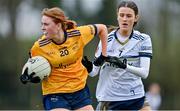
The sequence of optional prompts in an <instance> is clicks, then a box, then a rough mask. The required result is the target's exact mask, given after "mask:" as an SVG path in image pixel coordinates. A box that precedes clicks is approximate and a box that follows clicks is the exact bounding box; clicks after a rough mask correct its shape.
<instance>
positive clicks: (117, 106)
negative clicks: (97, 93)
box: [96, 97, 145, 111]
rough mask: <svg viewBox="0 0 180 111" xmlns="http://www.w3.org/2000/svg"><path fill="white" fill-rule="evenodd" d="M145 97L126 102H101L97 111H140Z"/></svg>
mask: <svg viewBox="0 0 180 111" xmlns="http://www.w3.org/2000/svg"><path fill="white" fill-rule="evenodd" d="M144 101H145V97H142V98H138V99H132V100H126V101H103V102H102V101H101V102H99V104H98V106H97V108H96V109H97V110H135V111H136V110H140V109H141V108H142V107H143V105H144Z"/></svg>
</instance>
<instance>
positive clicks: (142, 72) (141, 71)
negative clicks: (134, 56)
mask: <svg viewBox="0 0 180 111" xmlns="http://www.w3.org/2000/svg"><path fill="white" fill-rule="evenodd" d="M149 67H150V58H145V57H141V58H140V67H134V66H130V65H127V68H126V70H127V71H129V72H131V73H133V74H135V75H137V76H140V77H142V78H143V79H146V78H147V77H148V75H149Z"/></svg>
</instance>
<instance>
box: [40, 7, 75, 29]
mask: <svg viewBox="0 0 180 111" xmlns="http://www.w3.org/2000/svg"><path fill="white" fill-rule="evenodd" d="M42 15H45V16H48V17H51V18H53V21H54V22H55V23H61V24H62V28H63V30H67V29H72V28H74V27H75V26H76V22H75V21H72V20H68V17H66V16H65V14H64V11H63V10H62V9H60V8H58V7H53V8H50V9H48V8H45V9H43V11H42Z"/></svg>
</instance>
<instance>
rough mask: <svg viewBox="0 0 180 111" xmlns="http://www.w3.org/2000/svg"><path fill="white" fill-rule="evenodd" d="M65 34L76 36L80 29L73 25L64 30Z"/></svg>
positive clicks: (78, 34) (79, 33)
mask: <svg viewBox="0 0 180 111" xmlns="http://www.w3.org/2000/svg"><path fill="white" fill-rule="evenodd" d="M66 34H67V37H68V38H69V37H76V36H80V35H81V32H80V29H79V28H78V27H74V28H72V29H69V30H66Z"/></svg>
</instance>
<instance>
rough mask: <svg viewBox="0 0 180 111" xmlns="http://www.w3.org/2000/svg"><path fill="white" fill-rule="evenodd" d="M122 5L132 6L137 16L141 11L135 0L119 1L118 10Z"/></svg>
mask: <svg viewBox="0 0 180 111" xmlns="http://www.w3.org/2000/svg"><path fill="white" fill-rule="evenodd" d="M121 7H128V8H131V9H132V10H133V11H134V14H135V16H137V15H138V13H139V11H138V7H137V5H136V4H135V3H134V2H133V1H130V0H122V1H121V2H120V3H119V5H118V8H117V11H118V10H119V9H120V8H121ZM136 24H137V22H134V26H135V25H136Z"/></svg>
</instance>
